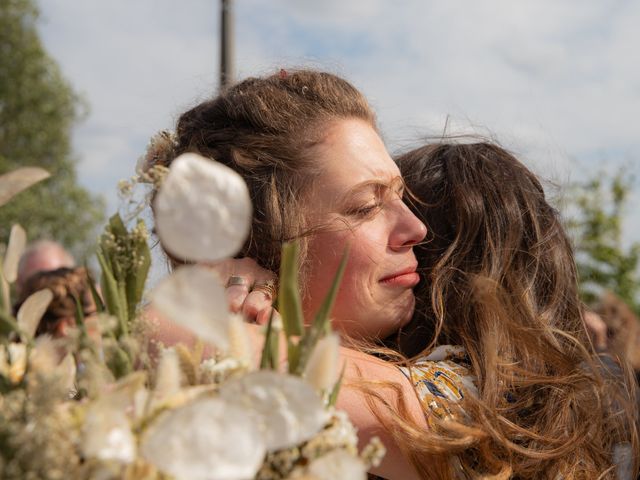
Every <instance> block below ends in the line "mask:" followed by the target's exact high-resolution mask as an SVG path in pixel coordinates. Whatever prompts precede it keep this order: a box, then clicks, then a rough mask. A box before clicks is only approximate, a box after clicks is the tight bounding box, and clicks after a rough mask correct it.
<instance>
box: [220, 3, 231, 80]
mask: <svg viewBox="0 0 640 480" xmlns="http://www.w3.org/2000/svg"><path fill="white" fill-rule="evenodd" d="M232 1H233V0H220V90H221V91H222V90H224V89H225V88H226V87H227V86H229V85H230V84H231V83H232V82H233V77H234V72H233V51H234V48H233V47H234V44H233V40H234V35H233V10H232Z"/></svg>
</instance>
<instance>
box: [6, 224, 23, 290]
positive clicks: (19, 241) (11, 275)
mask: <svg viewBox="0 0 640 480" xmlns="http://www.w3.org/2000/svg"><path fill="white" fill-rule="evenodd" d="M26 244H27V233H26V232H25V231H24V228H22V227H21V226H20V225H18V224H15V225H13V226H12V227H11V233H10V234H9V243H8V245H7V252H6V253H5V256H4V263H3V265H2V274H3V275H4V278H5V280H6V281H7V282H9V283H13V282H15V281H16V278H17V277H18V262H19V261H20V257H21V256H22V252H24V247H25V246H26Z"/></svg>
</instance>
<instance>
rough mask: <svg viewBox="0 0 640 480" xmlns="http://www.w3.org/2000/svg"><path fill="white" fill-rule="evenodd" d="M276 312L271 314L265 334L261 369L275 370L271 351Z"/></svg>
mask: <svg viewBox="0 0 640 480" xmlns="http://www.w3.org/2000/svg"><path fill="white" fill-rule="evenodd" d="M274 313H275V311H272V312H271V315H270V316H269V322H267V331H266V333H265V334H264V345H263V346H262V355H261V356H260V369H261V370H262V369H268V368H271V369H273V355H272V350H271V346H272V345H271V344H272V341H271V338H272V337H273V336H274V331H273V318H274ZM275 335H277V333H275Z"/></svg>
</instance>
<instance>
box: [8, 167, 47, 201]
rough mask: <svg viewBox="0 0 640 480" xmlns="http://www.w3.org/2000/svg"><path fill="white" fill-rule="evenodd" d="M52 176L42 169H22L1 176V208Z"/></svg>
mask: <svg viewBox="0 0 640 480" xmlns="http://www.w3.org/2000/svg"><path fill="white" fill-rule="evenodd" d="M50 176H51V175H50V174H49V172H47V171H46V170H45V169H43V168H40V167H22V168H17V169H15V170H12V171H11V172H8V173H5V174H4V175H0V206H2V205H4V204H5V203H7V202H8V201H9V200H11V199H12V198H13V197H14V196H15V195H17V194H18V193H20V192H21V191H23V190H25V189H27V188H29V187H30V186H31V185H33V184H35V183H38V182H40V181H42V180H44V179H45V178H49V177H50Z"/></svg>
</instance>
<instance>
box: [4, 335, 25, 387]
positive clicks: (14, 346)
mask: <svg viewBox="0 0 640 480" xmlns="http://www.w3.org/2000/svg"><path fill="white" fill-rule="evenodd" d="M8 350H9V362H10V363H11V365H10V366H9V380H10V381H11V383H14V384H16V383H19V382H20V380H22V377H23V376H24V372H25V370H26V368H27V346H26V345H25V344H24V343H10V344H9V345H8Z"/></svg>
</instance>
